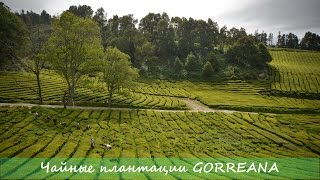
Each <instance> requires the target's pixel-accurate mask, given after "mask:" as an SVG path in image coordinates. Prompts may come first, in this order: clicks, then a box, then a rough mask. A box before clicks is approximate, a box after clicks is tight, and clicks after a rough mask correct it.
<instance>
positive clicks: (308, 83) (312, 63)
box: [270, 51, 320, 95]
mask: <svg viewBox="0 0 320 180" xmlns="http://www.w3.org/2000/svg"><path fill="white" fill-rule="evenodd" d="M270 52H271V55H272V57H273V60H272V62H271V70H272V77H271V80H272V83H271V89H272V90H277V91H283V92H287V93H290V92H291V93H296V94H302V95H304V94H315V93H320V68H319V67H320V53H319V52H294V51H293V52H288V51H270Z"/></svg>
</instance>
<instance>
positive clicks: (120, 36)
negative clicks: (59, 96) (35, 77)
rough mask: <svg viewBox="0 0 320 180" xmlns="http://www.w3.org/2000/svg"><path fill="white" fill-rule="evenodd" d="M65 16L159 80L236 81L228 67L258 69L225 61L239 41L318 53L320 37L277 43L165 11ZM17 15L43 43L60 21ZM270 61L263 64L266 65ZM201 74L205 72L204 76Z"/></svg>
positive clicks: (82, 10)
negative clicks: (92, 28)
mask: <svg viewBox="0 0 320 180" xmlns="http://www.w3.org/2000/svg"><path fill="white" fill-rule="evenodd" d="M3 6H5V5H3ZM68 11H69V12H72V13H73V14H75V15H77V16H79V17H82V18H90V19H92V20H94V21H95V22H96V23H97V24H98V25H99V27H100V31H101V39H102V46H103V47H104V49H106V48H107V47H109V46H112V47H117V48H118V49H119V50H121V51H122V52H124V53H126V54H128V55H129V56H130V58H131V62H132V64H133V66H135V67H137V68H139V69H140V72H142V73H146V74H153V75H158V76H162V75H163V74H164V75H170V76H174V77H178V78H179V77H186V76H188V75H189V76H191V75H192V76H193V77H197V76H200V75H201V74H202V75H203V74H205V76H206V77H207V75H208V74H214V73H216V74H217V76H220V75H219V73H220V74H221V73H222V74H230V73H231V74H232V75H231V76H233V75H235V76H237V75H236V72H237V71H239V70H237V67H230V65H234V64H237V63H238V65H239V64H242V67H250V66H255V65H256V64H257V63H253V64H250V63H248V62H244V63H239V61H240V60H235V59H232V60H228V57H231V58H232V57H235V56H234V53H233V55H231V54H232V53H229V55H228V54H227V52H228V50H229V49H232V48H231V47H232V46H234V45H235V44H236V43H237V42H239V40H240V39H241V38H243V37H250V38H254V39H255V40H254V41H255V42H256V44H255V46H256V47H257V48H258V49H260V50H261V47H262V46H259V45H258V43H257V42H259V43H261V44H264V45H265V46H274V47H281V48H297V49H307V50H320V37H319V35H317V34H315V33H312V32H307V33H306V34H305V36H304V37H303V39H302V40H301V41H299V39H298V37H297V36H296V35H294V34H292V33H289V34H281V33H280V32H279V35H278V40H277V42H276V43H274V42H273V41H274V35H273V34H272V33H270V34H267V33H265V32H262V33H259V32H258V31H256V32H255V33H254V34H250V35H249V34H248V33H247V32H246V30H245V29H244V28H240V29H238V28H235V27H233V28H231V29H228V28H227V27H226V26H223V27H219V26H218V23H217V22H215V21H213V20H212V19H210V18H209V19H208V20H207V21H204V20H196V19H193V18H191V17H190V18H185V17H169V15H168V14H167V13H165V12H164V13H162V14H159V13H149V14H147V15H146V16H145V17H143V18H142V19H141V20H138V19H136V18H134V16H133V15H132V14H129V15H124V16H121V17H120V16H117V15H114V16H113V17H110V18H109V17H108V18H107V15H106V12H105V11H104V9H103V8H102V7H101V8H99V9H97V10H96V11H95V12H94V11H93V10H92V8H91V7H90V6H87V5H80V6H70V7H69V9H68ZM15 14H16V15H17V16H19V17H20V18H21V19H22V21H23V23H24V24H25V25H26V27H27V29H28V32H29V34H30V32H31V31H33V29H35V28H34V27H38V28H36V29H39V27H42V28H41V29H42V30H41V33H42V34H43V33H44V34H46V35H44V36H41V37H42V38H43V41H44V42H45V40H46V37H48V36H49V35H50V27H52V26H51V24H52V22H54V20H55V19H56V18H58V17H55V16H51V15H50V14H48V13H47V12H46V11H45V10H43V11H42V12H41V13H40V14H37V13H34V12H32V11H31V12H30V11H27V12H25V11H24V10H22V11H21V12H19V13H15ZM31 39H32V38H31ZM241 42H242V43H248V42H250V43H252V42H253V41H251V40H250V41H245V40H242V41H241ZM274 44H275V45H274ZM260 50H257V51H253V52H258V51H259V52H260ZM262 51H264V50H262ZM268 58H269V57H267V59H265V60H263V62H268V61H270V59H268ZM205 66H206V67H205ZM188 69H189V70H188ZM205 69H206V70H207V71H208V72H206V73H205V72H203V71H204V70H205ZM178 72H179V73H178ZM240 74H241V73H240ZM228 76H229V75H228ZM240 76H241V75H240ZM247 76H250V75H247Z"/></svg>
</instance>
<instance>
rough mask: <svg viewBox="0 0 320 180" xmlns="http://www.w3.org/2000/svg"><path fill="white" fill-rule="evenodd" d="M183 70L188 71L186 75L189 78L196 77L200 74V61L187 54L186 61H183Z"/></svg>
mask: <svg viewBox="0 0 320 180" xmlns="http://www.w3.org/2000/svg"><path fill="white" fill-rule="evenodd" d="M185 68H186V70H187V71H188V74H189V75H191V76H195V75H197V74H198V73H199V72H201V68H202V63H201V60H200V59H198V58H196V57H195V55H193V53H192V52H191V53H189V54H188V56H187V58H186V61H185Z"/></svg>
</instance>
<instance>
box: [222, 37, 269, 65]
mask: <svg viewBox="0 0 320 180" xmlns="http://www.w3.org/2000/svg"><path fill="white" fill-rule="evenodd" d="M226 56H227V58H228V60H229V62H230V63H233V64H236V65H239V66H244V67H246V66H247V67H253V68H257V69H261V68H262V67H264V66H265V65H266V62H270V61H271V56H270V53H269V52H268V50H267V49H266V47H265V45H263V44H261V43H259V42H257V41H256V40H255V39H254V37H251V36H246V37H242V38H241V39H239V40H238V41H237V42H236V43H235V44H234V45H233V46H231V47H230V48H229V50H228V51H227V54H226Z"/></svg>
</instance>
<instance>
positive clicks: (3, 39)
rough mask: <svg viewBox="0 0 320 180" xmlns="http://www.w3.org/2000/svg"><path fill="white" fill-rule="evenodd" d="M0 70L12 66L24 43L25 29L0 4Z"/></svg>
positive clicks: (12, 14) (21, 23)
mask: <svg viewBox="0 0 320 180" xmlns="http://www.w3.org/2000/svg"><path fill="white" fill-rule="evenodd" d="M0 14H1V15H0V69H4V68H6V67H5V66H8V67H7V68H9V67H10V66H12V64H13V60H17V59H19V58H18V56H19V52H20V51H21V49H22V47H23V46H24V45H25V42H26V39H27V37H26V35H27V29H26V26H25V24H24V23H23V22H22V21H21V19H20V18H19V17H18V16H17V15H15V14H14V13H12V12H10V9H9V8H8V7H7V6H6V5H4V4H3V3H2V2H0Z"/></svg>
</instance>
